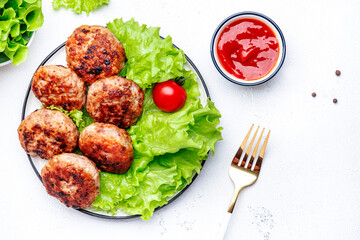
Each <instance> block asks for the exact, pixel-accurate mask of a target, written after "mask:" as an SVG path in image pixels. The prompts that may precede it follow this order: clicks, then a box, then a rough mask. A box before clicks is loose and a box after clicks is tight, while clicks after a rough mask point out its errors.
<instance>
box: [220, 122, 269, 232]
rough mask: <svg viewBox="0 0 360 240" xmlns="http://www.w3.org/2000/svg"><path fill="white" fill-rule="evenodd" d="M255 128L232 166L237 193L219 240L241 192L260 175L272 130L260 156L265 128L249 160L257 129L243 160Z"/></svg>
mask: <svg viewBox="0 0 360 240" xmlns="http://www.w3.org/2000/svg"><path fill="white" fill-rule="evenodd" d="M253 127H254V124H253V125H252V126H251V127H250V130H249V131H248V133H247V134H246V137H245V138H244V140H243V142H242V143H241V145H240V147H239V149H238V151H237V152H236V154H235V157H234V158H233V160H232V162H231V164H230V168H229V176H230V178H231V180H232V182H233V183H234V186H235V191H234V194H233V197H232V199H231V203H230V206H229V208H228V210H227V213H226V216H225V219H224V221H223V222H222V223H221V229H220V231H219V235H218V239H223V238H224V236H225V233H226V229H227V225H228V223H229V221H230V218H231V214H232V212H233V210H234V207H235V203H236V200H237V198H238V196H239V193H240V191H241V190H242V189H243V188H245V187H247V186H250V185H252V184H254V183H255V182H256V180H257V179H258V176H259V173H260V169H261V164H262V161H263V159H264V154H265V149H266V145H267V143H268V140H269V136H270V130H269V132H268V134H267V136H266V138H265V141H264V143H263V145H262V147H261V150H260V152H259V154H258V155H257V152H258V149H259V146H260V142H261V140H262V136H263V134H264V130H265V128H263V130H262V131H261V134H260V137H259V138H258V140H257V143H256V145H255V147H254V149H253V152H252V154H251V157H250V159H249V160H248V158H249V155H250V152H251V150H252V147H253V144H254V142H255V139H256V135H257V133H258V131H259V127H257V129H256V131H255V133H254V136H253V137H252V139H251V141H250V143H249V145H248V147H247V150H246V152H245V154H244V156H243V158H241V157H242V155H243V152H244V151H245V147H246V143H247V141H248V139H249V137H250V134H251V131H252V129H253ZM256 156H257V158H256ZM240 159H242V161H241V163H240V165H239V162H240ZM255 159H256V160H255ZM247 162H248V163H247ZM246 163H247V164H246ZM254 164H255V165H254Z"/></svg>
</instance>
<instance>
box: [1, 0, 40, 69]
mask: <svg viewBox="0 0 360 240" xmlns="http://www.w3.org/2000/svg"><path fill="white" fill-rule="evenodd" d="M43 22H44V15H43V13H42V10H41V0H16V1H13V0H0V63H1V62H5V61H8V60H9V59H10V60H11V61H12V63H13V64H14V65H18V64H20V63H22V62H24V61H25V60H26V58H27V56H28V54H29V49H28V47H27V46H26V45H27V44H28V42H29V39H30V37H31V36H32V34H33V33H34V31H36V30H37V29H38V28H40V27H41V26H42V24H43Z"/></svg>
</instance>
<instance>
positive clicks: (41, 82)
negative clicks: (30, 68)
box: [31, 65, 86, 111]
mask: <svg viewBox="0 0 360 240" xmlns="http://www.w3.org/2000/svg"><path fill="white" fill-rule="evenodd" d="M31 89H32V91H33V93H34V95H35V97H36V98H37V99H39V100H40V101H41V103H42V104H43V105H44V106H45V107H49V106H51V105H54V106H55V107H59V108H63V109H65V110H67V111H72V110H75V109H77V110H81V109H82V108H83V107H84V105H85V100H86V95H85V91H86V88H85V83H84V82H83V81H82V80H81V79H80V78H79V77H78V76H77V75H76V73H75V72H74V71H73V70H72V69H71V68H66V67H64V66H56V65H48V66H41V67H39V69H38V70H37V71H36V72H35V73H34V76H33V81H32V84H31Z"/></svg>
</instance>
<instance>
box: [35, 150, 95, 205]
mask: <svg viewBox="0 0 360 240" xmlns="http://www.w3.org/2000/svg"><path fill="white" fill-rule="evenodd" d="M99 172H100V171H99V170H98V169H97V168H96V166H95V164H94V163H93V162H92V161H90V160H89V159H88V158H87V157H85V156H81V155H77V154H74V153H63V154H59V155H56V156H54V157H52V158H51V159H50V160H49V161H48V162H47V163H46V164H45V166H44V167H43V168H42V169H41V178H42V181H43V185H44V187H45V188H46V191H47V193H48V194H49V195H51V196H53V197H55V198H57V199H59V200H60V201H61V202H62V203H64V204H65V205H66V206H68V207H73V208H84V207H90V205H91V204H92V203H93V202H94V200H95V198H96V196H97V195H98V194H99V189H100V174H99Z"/></svg>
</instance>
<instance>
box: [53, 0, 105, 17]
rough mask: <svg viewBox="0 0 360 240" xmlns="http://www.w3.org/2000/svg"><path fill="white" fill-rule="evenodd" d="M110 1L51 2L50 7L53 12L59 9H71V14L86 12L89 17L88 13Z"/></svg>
mask: <svg viewBox="0 0 360 240" xmlns="http://www.w3.org/2000/svg"><path fill="white" fill-rule="evenodd" d="M109 1H110V0H53V1H52V5H53V8H54V9H55V10H58V9H60V7H65V8H66V9H68V8H71V9H72V10H73V12H75V13H77V14H81V13H82V12H86V14H87V15H89V13H90V12H92V11H94V10H95V9H97V8H99V7H101V6H102V5H104V4H109Z"/></svg>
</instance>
